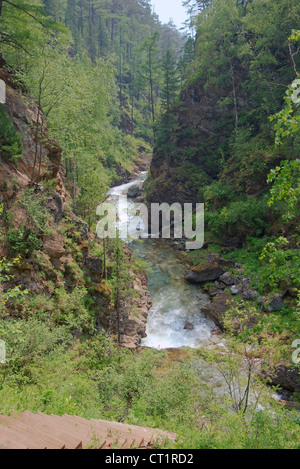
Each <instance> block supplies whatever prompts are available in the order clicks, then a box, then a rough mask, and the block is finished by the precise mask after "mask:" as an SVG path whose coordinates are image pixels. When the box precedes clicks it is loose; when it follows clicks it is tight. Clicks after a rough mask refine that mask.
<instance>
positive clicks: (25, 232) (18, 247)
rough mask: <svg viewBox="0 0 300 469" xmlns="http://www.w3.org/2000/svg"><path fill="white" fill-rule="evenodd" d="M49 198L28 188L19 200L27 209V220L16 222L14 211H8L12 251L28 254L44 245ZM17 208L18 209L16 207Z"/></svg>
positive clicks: (19, 204)
mask: <svg viewBox="0 0 300 469" xmlns="http://www.w3.org/2000/svg"><path fill="white" fill-rule="evenodd" d="M46 201H47V198H46V196H45V195H44V194H42V193H40V194H38V193H36V192H35V190H34V189H31V188H27V189H26V190H25V192H24V193H23V194H22V196H21V198H20V200H19V201H18V202H17V205H18V206H21V207H22V209H24V210H25V213H26V220H25V221H22V222H20V224H19V225H16V224H15V219H14V211H12V212H8V213H7V220H8V224H9V231H8V234H7V239H8V241H9V243H10V247H11V249H12V251H14V252H17V253H19V254H20V255H25V256H26V255H28V254H30V253H31V252H32V251H34V250H38V249H40V248H41V247H42V245H43V242H42V235H43V234H45V233H46V230H47V222H48V218H49V213H48V211H47V209H46V207H45V205H46ZM15 210H18V208H17V207H15Z"/></svg>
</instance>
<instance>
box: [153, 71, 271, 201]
mask: <svg viewBox="0 0 300 469" xmlns="http://www.w3.org/2000/svg"><path fill="white" fill-rule="evenodd" d="M248 76H249V70H247V69H246V68H244V67H243V66H242V65H241V64H239V63H236V64H235V67H234V81H231V80H230V79H227V81H226V82H224V83H222V84H221V85H219V86H215V85H207V84H206V85H204V84H203V83H202V82H201V81H198V82H195V83H194V84H191V85H189V86H188V87H187V88H186V89H184V90H183V91H182V93H181V96H180V99H181V104H180V105H179V106H177V107H176V108H174V110H173V112H174V113H175V116H176V126H175V130H174V131H173V134H172V142H173V144H174V147H175V150H174V151H173V153H172V154H170V155H166V154H164V152H163V151H162V150H161V149H160V148H159V147H156V148H155V149H154V155H153V160H152V163H151V179H150V181H148V183H147V186H146V188H147V193H146V196H147V200H148V201H149V202H157V203H158V202H159V203H162V202H168V203H171V202H172V203H173V202H180V203H184V202H203V189H204V188H205V187H206V186H208V185H210V184H211V183H212V182H215V181H221V182H222V183H223V185H225V184H227V185H230V186H232V192H235V193H237V194H238V195H245V196H246V197H248V196H256V195H258V194H259V192H260V191H261V190H264V189H265V188H266V187H267V183H266V180H267V175H268V173H269V171H270V169H271V168H272V167H274V165H275V164H276V163H277V162H278V161H280V155H278V154H277V153H276V151H275V150H274V144H273V142H274V137H273V136H272V135H270V131H268V130H266V132H265V134H263V131H262V129H261V128H260V127H259V125H260V124H259V122H258V121H256V120H255V119H257V116H256V117H255V118H254V117H253V114H255V108H256V106H257V102H256V97H255V95H253V92H251V93H250V91H249V89H247V86H246V85H245V84H246V83H247V80H248ZM264 118H265V124H264V127H267V124H268V122H269V121H268V116H262V117H260V119H261V120H263V119H264ZM248 133H249V135H248ZM255 139H256V140H255ZM251 145H252V147H251ZM268 146H269V148H271V149H270V150H266V149H267V147H268ZM237 148H238V150H237ZM168 164H169V171H168Z"/></svg>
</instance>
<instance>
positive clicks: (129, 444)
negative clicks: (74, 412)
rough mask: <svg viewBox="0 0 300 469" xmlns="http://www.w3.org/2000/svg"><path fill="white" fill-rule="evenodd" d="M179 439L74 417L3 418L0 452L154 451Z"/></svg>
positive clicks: (25, 414)
mask: <svg viewBox="0 0 300 469" xmlns="http://www.w3.org/2000/svg"><path fill="white" fill-rule="evenodd" d="M175 438H176V435H175V434H174V433H168V432H164V431H162V430H156V429H152V428H147V427H136V426H133V425H126V424H124V423H118V422H107V421H104V420H94V419H91V420H86V419H84V418H82V417H76V416H70V415H63V416H62V417H59V416H57V415H45V414H42V413H38V414H33V413H31V412H28V411H26V412H23V413H21V414H13V415H10V416H4V415H0V449H88V448H93V449H116V448H118V449H128V448H140V449H151V448H155V447H156V446H157V445H160V444H162V443H164V442H166V441H174V440H175Z"/></svg>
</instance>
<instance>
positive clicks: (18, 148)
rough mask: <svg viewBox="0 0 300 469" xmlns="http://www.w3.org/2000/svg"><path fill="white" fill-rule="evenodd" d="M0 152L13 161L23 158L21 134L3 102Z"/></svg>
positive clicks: (0, 118)
mask: <svg viewBox="0 0 300 469" xmlns="http://www.w3.org/2000/svg"><path fill="white" fill-rule="evenodd" d="M0 152H1V153H2V154H3V155H4V156H7V157H8V158H9V159H10V160H12V161H13V162H16V161H17V160H18V159H19V158H22V142H21V137H20V134H19V133H18V132H17V130H16V129H15V128H14V126H13V124H12V121H11V119H10V118H9V116H8V114H7V112H6V111H5V109H4V106H3V104H0Z"/></svg>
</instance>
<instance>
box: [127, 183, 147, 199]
mask: <svg viewBox="0 0 300 469" xmlns="http://www.w3.org/2000/svg"><path fill="white" fill-rule="evenodd" d="M142 192H143V189H142V187H141V185H140V184H134V185H133V186H131V187H129V189H128V192H127V197H130V198H132V199H135V198H136V197H139V196H140V195H141V194H142Z"/></svg>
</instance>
